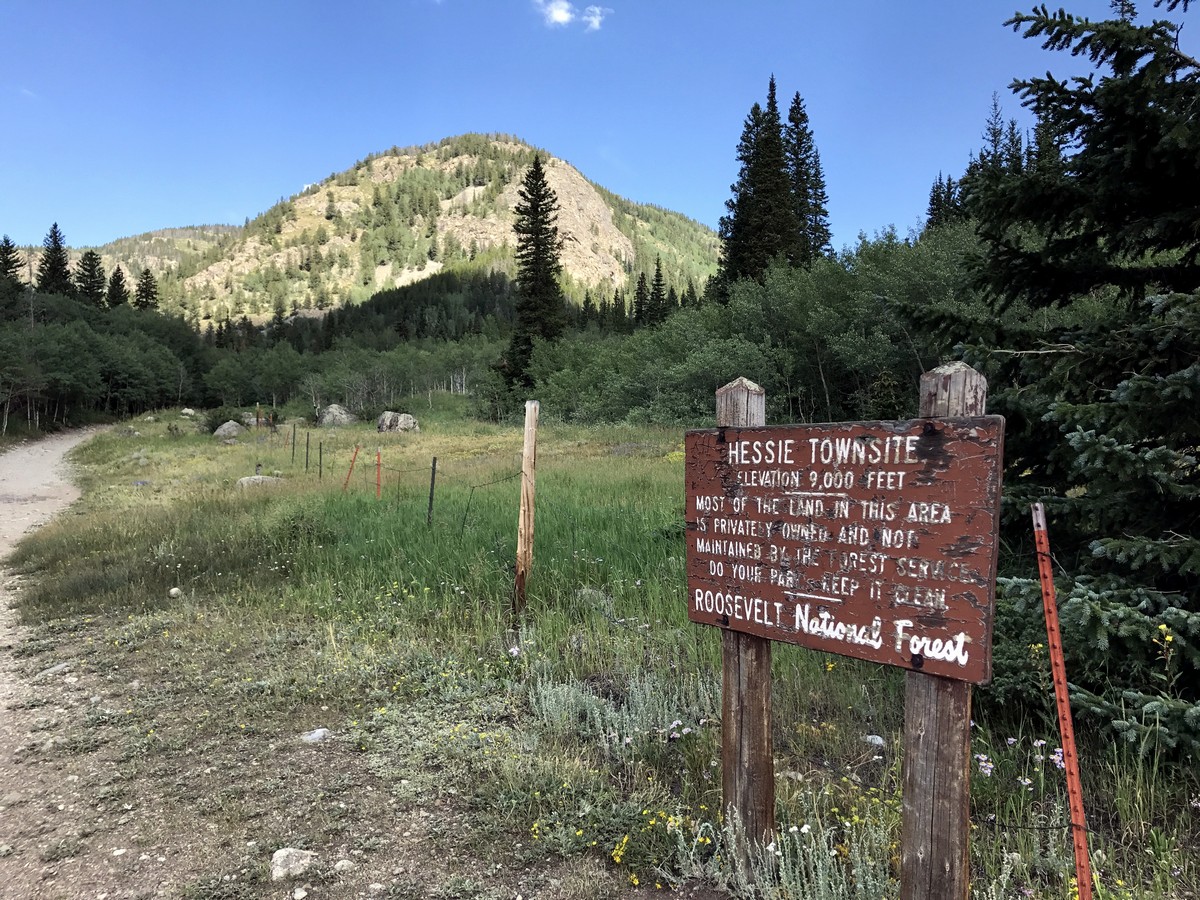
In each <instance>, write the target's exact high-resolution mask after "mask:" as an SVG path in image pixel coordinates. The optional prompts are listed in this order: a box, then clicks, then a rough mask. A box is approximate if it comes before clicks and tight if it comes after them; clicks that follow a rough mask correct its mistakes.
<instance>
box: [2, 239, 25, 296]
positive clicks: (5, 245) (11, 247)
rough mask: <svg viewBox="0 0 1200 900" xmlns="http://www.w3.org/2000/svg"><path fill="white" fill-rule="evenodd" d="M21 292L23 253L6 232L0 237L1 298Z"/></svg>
mask: <svg viewBox="0 0 1200 900" xmlns="http://www.w3.org/2000/svg"><path fill="white" fill-rule="evenodd" d="M20 292H21V253H20V251H18V250H17V245H16V244H14V243H13V242H12V240H11V239H10V238H9V236H8V235H7V234H6V235H4V237H3V238H0V300H6V299H10V298H12V297H14V296H16V295H17V294H19V293H20Z"/></svg>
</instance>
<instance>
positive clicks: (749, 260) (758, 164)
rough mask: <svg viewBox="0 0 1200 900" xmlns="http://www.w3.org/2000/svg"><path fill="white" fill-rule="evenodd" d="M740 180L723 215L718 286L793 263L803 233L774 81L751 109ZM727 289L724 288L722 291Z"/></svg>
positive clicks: (739, 154) (743, 140)
mask: <svg viewBox="0 0 1200 900" xmlns="http://www.w3.org/2000/svg"><path fill="white" fill-rule="evenodd" d="M737 158H738V162H739V163H740V164H741V165H740V168H739V171H738V180H737V182H736V183H734V184H733V185H732V186H731V187H730V190H731V191H732V192H733V196H732V197H731V198H730V199H729V200H727V201H726V202H725V208H726V209H727V210H728V215H725V216H722V217H721V221H720V228H719V233H720V236H721V262H720V266H719V268H718V272H717V282H718V285H729V284H731V283H733V282H734V281H736V280H737V279H739V278H754V279H759V278H761V277H762V276H763V273H765V272H766V270H767V267H768V266H770V265H771V263H773V262H775V261H776V260H779V259H786V260H789V261H792V258H793V257H794V255H795V238H796V234H797V231H798V229H799V223H798V221H797V219H796V208H795V203H794V201H793V198H792V192H791V185H790V181H789V177H788V171H787V164H786V160H785V157H784V144H783V123H782V121H781V119H780V116H779V103H778V100H777V99H776V96H775V77H774V76H771V80H770V84H769V85H768V88H767V106H766V108H765V109H764V108H762V107H761V106H759V105H758V104H757V103H755V104H754V106H752V107H751V109H750V114H749V115H748V116H747V117H746V123H745V126H744V127H743V130H742V138H741V140H740V141H739V143H738V151H737ZM719 290H723V288H719Z"/></svg>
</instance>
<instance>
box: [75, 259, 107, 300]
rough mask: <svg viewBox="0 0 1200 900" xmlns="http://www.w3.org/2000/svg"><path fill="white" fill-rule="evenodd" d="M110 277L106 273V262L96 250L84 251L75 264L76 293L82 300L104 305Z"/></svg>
mask: <svg viewBox="0 0 1200 900" xmlns="http://www.w3.org/2000/svg"><path fill="white" fill-rule="evenodd" d="M107 283H108V279H107V278H106V277H105V275H104V263H103V262H102V261H101V259H100V254H99V253H97V252H96V251H95V250H85V251H83V256H81V257H79V263H78V264H77V265H76V266H75V293H76V295H77V296H78V297H79V299H80V300H83V301H85V302H87V303H90V304H91V305H92V306H95V307H102V306H104V290H105V287H106V286H107Z"/></svg>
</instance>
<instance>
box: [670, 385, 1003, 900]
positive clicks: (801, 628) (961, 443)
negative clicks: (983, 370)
mask: <svg viewBox="0 0 1200 900" xmlns="http://www.w3.org/2000/svg"><path fill="white" fill-rule="evenodd" d="M921 397H922V400H921V413H922V416H923V418H920V419H913V420H911V421H896V422H843V423H834V424H824V425H782V426H773V427H766V426H764V425H762V424H761V423H762V412H761V410H762V409H763V406H764V404H763V395H762V393H761V389H759V388H757V387H756V386H755V385H752V384H750V383H749V382H746V381H744V380H739V381H737V382H734V383H733V384H731V385H727V386H726V387H724V388H722V389H721V391H720V392H718V419H717V421H718V427H717V428H716V429H711V430H706V431H689V432H688V433H687V435H686V437H685V447H686V478H687V507H686V518H687V541H688V544H687V576H688V617H689V618H690V619H691V620H692V621H694V622H701V623H706V624H710V625H716V626H718V627H721V628H723V629H724V630H725V634H724V635H723V648H724V662H723V667H724V689H723V698H722V702H723V712H724V720H723V723H722V726H723V732H724V734H723V750H724V765H725V770H724V788H725V803H726V805H727V806H733V807H734V809H735V810H736V812H737V813H738V814H740V816H741V818H742V820H743V822H744V824H745V827H746V832H747V834H748V835H749V836H751V837H754V838H763V837H765V836H766V835H768V834H769V833H770V831H771V829H772V826H773V817H774V811H773V807H774V785H773V772H772V759H771V737H770V644H769V641H771V640H780V641H787V642H789V643H795V644H801V645H803V646H806V647H811V648H814V649H818V650H824V651H827V652H831V653H838V654H842V655H844V656H852V657H856V658H859V659H865V660H870V661H872V662H878V663H884V664H887V665H893V666H899V667H902V668H905V669H908V670H909V675H908V680H907V698H906V713H905V760H904V776H903V777H904V786H905V787H904V790H905V795H904V841H903V846H902V848H901V857H902V866H903V873H902V887H901V891H902V894H901V896H902V897H903V898H904V900H915V898H929V900H935V898H936V900H957V898H960V897H965V896H966V894H965V885H966V884H967V869H966V837H967V785H968V764H969V752H968V750H969V737H970V734H969V727H970V726H969V722H970V685H971V684H972V683H980V684H981V683H985V682H987V681H989V680H990V679H991V640H992V614H993V608H994V600H995V571H996V549H997V537H996V536H997V530H998V525H999V498H1000V478H1001V457H1002V450H1003V442H1004V420H1003V419H1002V418H1000V417H998V416H985V415H983V414H982V412H983V405H984V399H985V397H986V385H985V382H984V380H983V378H982V376H980V375H979V374H978V373H976V372H974V370H972V369H970V368H968V367H966V366H963V365H961V364H955V365H952V366H948V367H944V368H942V369H937V370H935V371H934V372H931V373H928V374H927V375H925V376H924V377H923V378H922V386H921ZM751 410H755V412H756V414H755V413H752V412H750V411H751ZM755 639H756V640H755ZM960 886H961V887H962V890H961V891H960Z"/></svg>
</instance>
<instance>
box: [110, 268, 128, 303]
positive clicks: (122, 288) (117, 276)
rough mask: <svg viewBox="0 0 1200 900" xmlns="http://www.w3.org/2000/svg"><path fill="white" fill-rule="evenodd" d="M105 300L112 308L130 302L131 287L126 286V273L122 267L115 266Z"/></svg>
mask: <svg viewBox="0 0 1200 900" xmlns="http://www.w3.org/2000/svg"><path fill="white" fill-rule="evenodd" d="M104 299H105V301H106V302H107V303H108V305H109V306H110V307H114V306H120V305H121V304H123V303H128V302H129V286H128V285H127V284H125V273H124V272H122V271H121V267H120V266H114V267H113V271H112V275H110V276H109V278H108V290H107V291H105V294H104Z"/></svg>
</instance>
